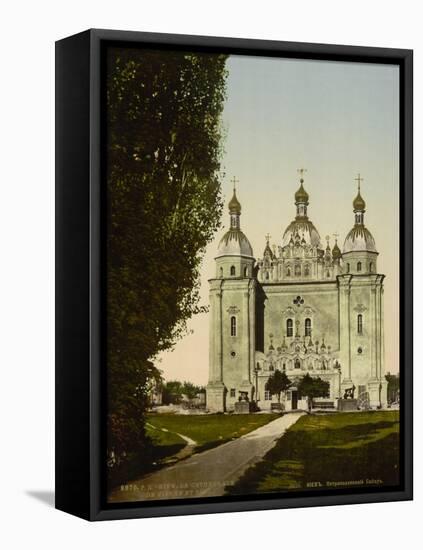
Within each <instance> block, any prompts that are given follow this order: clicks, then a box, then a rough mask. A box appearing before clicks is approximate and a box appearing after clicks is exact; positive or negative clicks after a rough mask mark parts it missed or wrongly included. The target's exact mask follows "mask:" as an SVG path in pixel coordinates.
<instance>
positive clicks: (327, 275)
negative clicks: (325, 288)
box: [326, 269, 330, 277]
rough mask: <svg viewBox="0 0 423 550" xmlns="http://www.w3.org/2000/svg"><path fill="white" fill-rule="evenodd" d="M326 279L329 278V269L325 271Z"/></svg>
mask: <svg viewBox="0 0 423 550" xmlns="http://www.w3.org/2000/svg"><path fill="white" fill-rule="evenodd" d="M326 277H330V272H329V269H328V270H327V271H326Z"/></svg>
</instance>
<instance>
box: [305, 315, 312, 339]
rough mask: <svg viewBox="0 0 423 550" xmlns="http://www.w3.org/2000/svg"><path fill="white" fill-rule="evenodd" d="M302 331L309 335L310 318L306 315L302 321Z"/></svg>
mask: <svg viewBox="0 0 423 550" xmlns="http://www.w3.org/2000/svg"><path fill="white" fill-rule="evenodd" d="M304 331H305V335H306V336H311V319H309V318H308V317H307V319H306V320H305V322H304Z"/></svg>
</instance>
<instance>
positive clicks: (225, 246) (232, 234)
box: [216, 229, 253, 258]
mask: <svg viewBox="0 0 423 550" xmlns="http://www.w3.org/2000/svg"><path fill="white" fill-rule="evenodd" d="M220 256H249V257H250V258H253V249H252V247H251V244H250V241H249V240H248V239H247V237H246V236H245V235H244V233H243V232H242V231H241V230H240V229H230V230H229V231H227V232H226V233H225V234H224V235H223V237H222V238H221V240H220V243H219V246H218V249H217V256H216V257H217V258H219V257H220Z"/></svg>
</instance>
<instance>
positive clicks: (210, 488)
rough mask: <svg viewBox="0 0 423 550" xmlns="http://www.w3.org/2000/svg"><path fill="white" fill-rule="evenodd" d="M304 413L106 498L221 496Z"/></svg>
mask: <svg viewBox="0 0 423 550" xmlns="http://www.w3.org/2000/svg"><path fill="white" fill-rule="evenodd" d="M303 414H304V413H303V412H293V413H289V414H285V415H283V416H281V417H280V418H277V419H276V420H273V421H272V422H269V423H268V424H266V425H265V426H261V427H260V428H257V429H256V430H254V431H252V432H250V433H248V434H246V435H244V436H242V437H240V438H238V439H235V440H233V441H228V443H224V444H223V445H220V446H219V447H215V448H214V449H210V450H208V451H204V452H203V453H199V454H195V455H193V456H191V457H190V458H187V459H185V460H181V461H180V462H178V463H176V464H175V465H174V466H169V467H167V468H163V469H162V470H159V471H157V472H154V473H153V474H150V475H147V476H145V477H143V478H141V479H139V480H136V481H134V482H132V483H130V484H127V485H122V486H121V487H118V488H117V489H115V490H114V491H113V492H112V493H111V494H110V495H109V502H129V501H140V500H156V499H171V498H192V497H215V496H222V495H223V494H224V493H225V487H226V486H228V485H232V484H234V483H235V482H236V481H237V480H238V479H239V478H240V477H241V476H242V474H243V473H244V472H245V471H246V470H247V468H250V467H251V466H252V465H253V464H255V463H256V462H258V461H259V460H260V459H261V458H263V456H264V455H265V454H267V452H268V451H269V450H270V449H271V448H272V447H273V446H274V445H275V444H276V441H277V440H278V439H280V437H282V436H283V434H284V433H285V432H286V430H287V429H288V428H290V427H291V426H292V425H293V424H295V422H296V421H297V420H298V419H299V418H300V416H302V415H303ZM187 421H188V422H189V419H187Z"/></svg>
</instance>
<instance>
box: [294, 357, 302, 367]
mask: <svg viewBox="0 0 423 550" xmlns="http://www.w3.org/2000/svg"><path fill="white" fill-rule="evenodd" d="M300 368H301V363H300V360H299V359H295V362H294V369H300Z"/></svg>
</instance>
